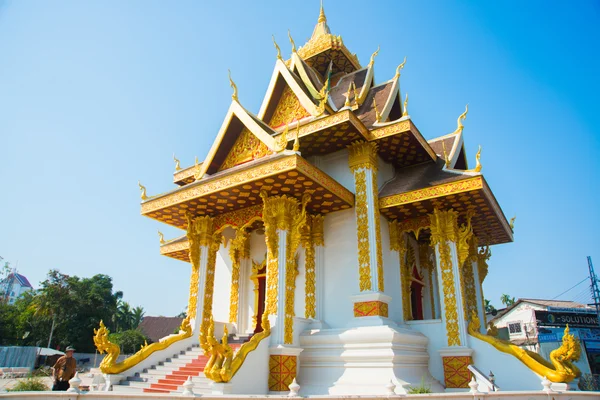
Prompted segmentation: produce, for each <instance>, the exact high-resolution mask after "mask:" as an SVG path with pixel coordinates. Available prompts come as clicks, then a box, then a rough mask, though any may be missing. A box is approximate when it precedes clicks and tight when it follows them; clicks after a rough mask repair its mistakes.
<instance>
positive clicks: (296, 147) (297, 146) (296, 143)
mask: <svg viewBox="0 0 600 400" xmlns="http://www.w3.org/2000/svg"><path fill="white" fill-rule="evenodd" d="M299 136H300V121H298V120H296V136H294V147H293V148H292V150H294V151H299V150H300V138H299Z"/></svg>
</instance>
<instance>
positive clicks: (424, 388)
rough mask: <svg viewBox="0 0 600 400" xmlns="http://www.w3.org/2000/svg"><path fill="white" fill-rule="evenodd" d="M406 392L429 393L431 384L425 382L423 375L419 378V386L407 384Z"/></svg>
mask: <svg viewBox="0 0 600 400" xmlns="http://www.w3.org/2000/svg"><path fill="white" fill-rule="evenodd" d="M407 393H408V394H423V393H431V385H428V384H426V383H425V377H422V378H421V383H420V384H419V386H409V387H408V390H407Z"/></svg>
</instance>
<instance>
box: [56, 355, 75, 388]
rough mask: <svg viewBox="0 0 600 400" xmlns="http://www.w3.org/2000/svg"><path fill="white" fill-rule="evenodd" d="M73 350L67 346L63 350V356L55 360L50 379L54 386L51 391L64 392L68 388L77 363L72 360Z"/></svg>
mask: <svg viewBox="0 0 600 400" xmlns="http://www.w3.org/2000/svg"><path fill="white" fill-rule="evenodd" d="M74 352H75V348H73V347H72V346H68V347H67V349H66V350H65V353H66V354H65V355H64V356H62V357H61V358H59V359H58V360H56V364H54V367H53V369H54V372H52V377H53V378H54V385H52V390H54V391H57V390H62V391H65V390H67V389H68V388H69V380H70V379H71V378H73V377H74V376H75V368H76V367H77V361H75V359H74V358H73V353H74Z"/></svg>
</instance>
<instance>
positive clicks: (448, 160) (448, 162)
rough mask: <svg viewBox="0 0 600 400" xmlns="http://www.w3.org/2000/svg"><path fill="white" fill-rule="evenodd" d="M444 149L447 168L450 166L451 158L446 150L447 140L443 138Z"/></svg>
mask: <svg viewBox="0 0 600 400" xmlns="http://www.w3.org/2000/svg"><path fill="white" fill-rule="evenodd" d="M442 150H443V151H444V161H445V162H446V168H449V167H450V159H449V158H448V153H447V152H446V142H444V141H443V140H442Z"/></svg>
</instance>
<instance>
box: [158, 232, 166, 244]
mask: <svg viewBox="0 0 600 400" xmlns="http://www.w3.org/2000/svg"><path fill="white" fill-rule="evenodd" d="M158 241H159V242H160V244H165V235H163V234H162V232H161V231H158Z"/></svg>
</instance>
